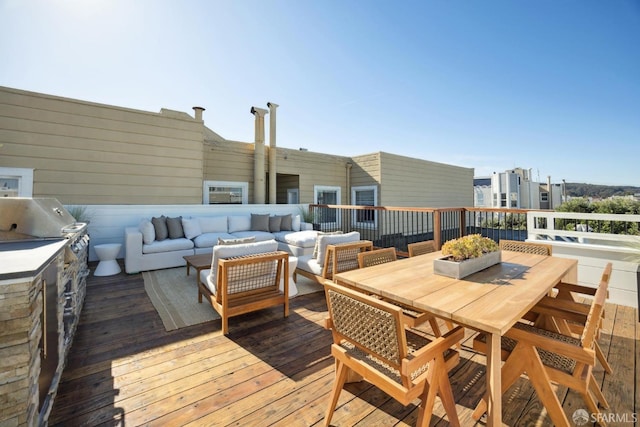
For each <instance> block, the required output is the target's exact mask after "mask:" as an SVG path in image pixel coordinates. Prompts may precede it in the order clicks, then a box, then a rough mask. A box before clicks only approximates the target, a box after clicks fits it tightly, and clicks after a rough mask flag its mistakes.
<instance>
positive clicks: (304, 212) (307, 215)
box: [300, 206, 315, 224]
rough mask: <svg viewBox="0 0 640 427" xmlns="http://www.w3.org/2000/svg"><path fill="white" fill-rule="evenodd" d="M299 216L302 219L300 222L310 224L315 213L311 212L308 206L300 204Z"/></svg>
mask: <svg viewBox="0 0 640 427" xmlns="http://www.w3.org/2000/svg"><path fill="white" fill-rule="evenodd" d="M300 218H301V219H302V222H306V223H309V224H311V223H313V222H314V220H315V215H314V213H313V212H311V211H309V209H308V208H305V207H303V206H300Z"/></svg>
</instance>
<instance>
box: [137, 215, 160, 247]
mask: <svg viewBox="0 0 640 427" xmlns="http://www.w3.org/2000/svg"><path fill="white" fill-rule="evenodd" d="M138 230H140V232H141V233H142V242H143V243H145V244H147V245H149V244H151V243H153V241H154V240H156V229H155V228H154V227H153V224H152V223H151V221H150V220H148V219H143V220H142V221H140V225H138Z"/></svg>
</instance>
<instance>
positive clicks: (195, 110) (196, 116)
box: [193, 107, 205, 121]
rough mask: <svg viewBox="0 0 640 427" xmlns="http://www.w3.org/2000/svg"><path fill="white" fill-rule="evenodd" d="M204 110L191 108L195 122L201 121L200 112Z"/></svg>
mask: <svg viewBox="0 0 640 427" xmlns="http://www.w3.org/2000/svg"><path fill="white" fill-rule="evenodd" d="M204 110H205V109H204V108H202V107H193V111H194V112H195V115H194V117H195V119H196V120H199V121H202V112H203V111H204Z"/></svg>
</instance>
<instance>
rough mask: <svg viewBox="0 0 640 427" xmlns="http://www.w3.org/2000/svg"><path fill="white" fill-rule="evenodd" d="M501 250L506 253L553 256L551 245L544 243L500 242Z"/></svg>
mask: <svg viewBox="0 0 640 427" xmlns="http://www.w3.org/2000/svg"><path fill="white" fill-rule="evenodd" d="M499 245H500V249H502V250H504V251H513V252H523V253H526V254H536V255H551V251H552V248H551V245H547V244H544V243H533V242H520V241H517V240H500V244H499Z"/></svg>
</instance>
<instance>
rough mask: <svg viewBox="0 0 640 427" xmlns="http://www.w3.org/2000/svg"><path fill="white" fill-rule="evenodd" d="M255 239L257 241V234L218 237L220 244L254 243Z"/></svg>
mask: <svg viewBox="0 0 640 427" xmlns="http://www.w3.org/2000/svg"><path fill="white" fill-rule="evenodd" d="M255 241H256V238H255V236H251V237H243V238H240V239H223V238H222V237H218V244H219V245H239V244H242V243H253V242H255Z"/></svg>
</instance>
